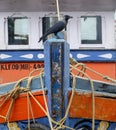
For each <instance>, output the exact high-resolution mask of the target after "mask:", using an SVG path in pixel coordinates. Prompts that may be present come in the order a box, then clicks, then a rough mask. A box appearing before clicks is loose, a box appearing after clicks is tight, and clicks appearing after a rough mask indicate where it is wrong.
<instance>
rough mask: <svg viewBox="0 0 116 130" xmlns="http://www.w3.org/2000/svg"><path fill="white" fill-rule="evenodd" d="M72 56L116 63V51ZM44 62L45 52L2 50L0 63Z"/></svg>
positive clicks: (80, 51)
mask: <svg viewBox="0 0 116 130" xmlns="http://www.w3.org/2000/svg"><path fill="white" fill-rule="evenodd" d="M70 56H71V57H72V58H74V59H76V60H77V61H81V62H116V50H71V51H70ZM36 61H44V52H43V50H0V62H36Z"/></svg>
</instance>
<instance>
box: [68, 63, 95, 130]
mask: <svg viewBox="0 0 116 130" xmlns="http://www.w3.org/2000/svg"><path fill="white" fill-rule="evenodd" d="M70 66H71V68H74V69H75V70H77V71H79V72H80V73H82V74H84V75H85V76H86V77H87V78H88V79H89V81H90V86H91V91H92V130H94V125H95V96H94V85H93V81H92V79H91V78H90V77H89V76H88V75H87V74H86V73H84V72H83V71H81V70H79V69H78V68H76V67H75V66H72V65H70ZM73 75H74V74H73Z"/></svg>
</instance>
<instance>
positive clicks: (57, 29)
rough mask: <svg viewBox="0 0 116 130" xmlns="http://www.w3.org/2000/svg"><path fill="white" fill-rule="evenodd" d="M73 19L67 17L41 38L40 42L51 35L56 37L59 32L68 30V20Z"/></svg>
mask: <svg viewBox="0 0 116 130" xmlns="http://www.w3.org/2000/svg"><path fill="white" fill-rule="evenodd" d="M70 18H72V17H71V16H69V15H65V16H64V20H62V21H58V22H57V23H56V24H55V25H53V26H52V27H51V28H49V29H48V30H47V32H46V33H45V34H44V35H43V36H42V37H40V39H39V42H40V41H41V40H42V39H44V38H45V37H47V36H48V35H49V34H52V33H54V34H55V35H57V33H58V32H60V31H62V30H63V29H65V28H66V25H67V23H68V20H69V19H70Z"/></svg>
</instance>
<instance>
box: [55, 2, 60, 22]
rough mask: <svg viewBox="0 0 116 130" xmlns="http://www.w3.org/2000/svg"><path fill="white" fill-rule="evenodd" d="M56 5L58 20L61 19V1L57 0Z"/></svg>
mask: <svg viewBox="0 0 116 130" xmlns="http://www.w3.org/2000/svg"><path fill="white" fill-rule="evenodd" d="M56 7H57V15H58V20H60V10H59V1H58V0H56Z"/></svg>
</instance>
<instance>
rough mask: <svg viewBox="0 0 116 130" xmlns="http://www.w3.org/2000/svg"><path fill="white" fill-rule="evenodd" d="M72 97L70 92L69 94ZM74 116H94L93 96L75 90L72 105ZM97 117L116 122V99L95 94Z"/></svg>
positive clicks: (71, 114) (72, 114)
mask: <svg viewBox="0 0 116 130" xmlns="http://www.w3.org/2000/svg"><path fill="white" fill-rule="evenodd" d="M69 98H70V94H69ZM69 116H70V117H72V118H90V119H91V118H92V96H91V94H89V93H88V94H87V93H85V94H84V93H80V92H75V94H74V97H73V100H72V104H71V107H70V112H69ZM95 119H97V120H107V121H113V122H116V99H113V98H104V97H97V96H95Z"/></svg>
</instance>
